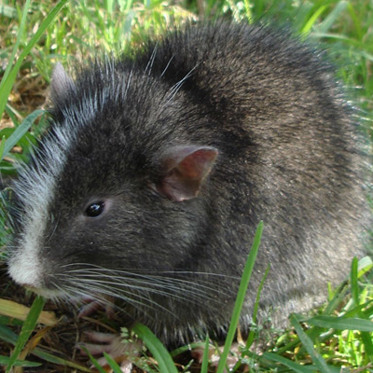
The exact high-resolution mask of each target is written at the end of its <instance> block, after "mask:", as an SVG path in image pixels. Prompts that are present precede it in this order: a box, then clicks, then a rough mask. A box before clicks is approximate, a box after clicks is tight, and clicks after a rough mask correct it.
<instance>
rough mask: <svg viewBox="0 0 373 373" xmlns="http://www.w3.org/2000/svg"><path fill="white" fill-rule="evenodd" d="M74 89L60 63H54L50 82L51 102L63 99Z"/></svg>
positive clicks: (71, 81)
mask: <svg viewBox="0 0 373 373" xmlns="http://www.w3.org/2000/svg"><path fill="white" fill-rule="evenodd" d="M74 89H75V84H74V82H73V80H72V79H71V78H70V76H69V75H68V74H67V73H66V71H65V69H64V68H63V66H62V64H61V63H60V62H57V63H56V66H55V67H54V69H53V73H52V81H51V95H52V100H53V101H57V100H61V99H64V98H65V97H66V96H67V95H68V93H69V92H70V91H72V90H74Z"/></svg>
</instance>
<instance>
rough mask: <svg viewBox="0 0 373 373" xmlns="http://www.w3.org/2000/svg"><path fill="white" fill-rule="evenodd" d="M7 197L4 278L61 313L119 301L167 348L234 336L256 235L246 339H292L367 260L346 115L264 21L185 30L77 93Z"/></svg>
mask: <svg viewBox="0 0 373 373" xmlns="http://www.w3.org/2000/svg"><path fill="white" fill-rule="evenodd" d="M51 96H52V102H53V104H52V107H51V109H50V113H51V126H50V129H49V131H48V133H47V134H46V135H45V136H44V137H43V138H42V139H41V141H40V144H39V147H38V149H37V150H36V151H35V152H34V155H33V156H32V157H31V159H30V162H29V164H28V165H26V166H24V167H23V169H22V170H21V171H20V173H19V177H18V180H16V181H15V183H14V185H13V189H14V196H15V197H14V204H13V208H12V212H11V216H12V220H13V225H14V227H13V228H14V239H13V241H12V243H11V245H10V250H9V251H10V255H9V273H10V275H11V277H12V278H13V279H14V280H15V281H16V282H17V283H19V284H22V285H25V286H28V287H31V288H32V289H34V290H35V291H36V292H38V293H40V294H42V295H45V296H47V297H50V298H55V299H70V298H75V297H80V296H87V295H88V296H91V297H92V298H94V299H96V300H98V301H100V300H101V301H102V302H105V301H106V298H107V297H114V298H119V299H120V302H119V303H120V304H121V309H122V310H123V311H124V314H125V315H126V317H128V318H129V319H130V320H133V321H140V322H142V323H144V324H146V325H147V326H149V327H150V328H151V329H152V330H153V331H154V332H155V333H156V334H157V335H158V336H159V337H160V338H162V339H163V340H165V341H167V342H170V341H177V340H180V339H188V338H190V337H191V336H193V335H194V333H196V332H198V331H205V330H220V329H222V328H224V327H225V326H226V325H227V323H228V322H229V319H230V315H231V312H232V308H233V304H234V300H235V296H236V291H237V289H238V284H239V280H240V276H241V274H242V269H243V266H244V263H245V260H246V258H247V254H248V251H249V248H250V244H251V241H252V238H253V235H254V232H255V228H256V226H257V224H258V223H259V221H260V220H263V221H264V234H263V237H262V245H261V248H260V250H259V254H258V258H257V262H256V265H255V267H254V272H253V275H252V279H251V283H250V286H249V289H248V294H247V301H246V304H245V308H244V312H243V314H242V324H243V325H245V324H246V325H248V324H249V323H250V315H251V310H252V307H253V302H254V299H255V295H256V290H257V288H258V285H259V283H260V281H261V279H262V276H263V274H264V272H265V269H266V268H267V266H268V265H270V266H271V269H270V272H269V275H268V278H267V279H266V282H265V286H264V290H263V291H262V294H261V303H260V312H259V317H260V318H261V319H264V318H266V317H267V315H271V317H272V322H273V324H274V325H275V326H283V325H284V324H285V323H286V317H287V315H288V314H289V313H290V312H292V311H298V312H299V311H304V310H308V309H310V308H311V307H313V306H315V305H317V304H319V303H320V302H321V301H322V300H323V299H325V293H326V290H327V288H326V286H327V283H328V282H331V283H332V284H336V283H338V282H339V281H340V280H342V279H344V278H345V277H346V276H347V274H348V269H349V265H350V261H351V259H352V258H353V257H354V256H359V255H361V254H362V253H363V250H362V247H363V245H362V243H361V241H360V238H359V236H360V234H361V231H362V228H363V226H364V219H365V216H366V215H367V210H366V207H364V206H365V202H364V190H363V189H364V188H363V182H362V176H361V175H362V173H363V164H364V162H365V160H364V156H363V155H361V151H360V150H359V145H358V140H357V135H356V133H357V132H356V126H355V124H354V123H353V120H352V119H351V118H352V117H353V113H352V112H353V109H352V108H351V107H350V106H349V104H348V103H347V101H346V100H345V99H344V97H343V93H342V90H341V88H340V87H339V86H338V84H336V83H335V78H334V74H333V68H332V67H331V66H330V64H329V63H328V62H326V61H325V56H324V55H323V53H322V52H320V51H319V50H317V49H315V48H314V47H313V46H310V45H308V44H307V43H304V42H301V41H299V40H298V39H296V38H294V37H292V36H291V35H290V34H289V32H287V31H285V30H283V29H280V30H279V29H276V28H271V27H270V26H264V25H260V24H256V25H247V24H234V23H225V22H217V23H214V24H197V25H189V26H186V27H185V28H183V29H180V30H173V31H170V32H169V33H168V34H167V35H166V36H165V37H164V38H163V39H161V40H150V41H146V42H144V44H143V45H142V46H141V47H138V48H137V49H133V50H132V52H131V53H129V54H127V55H126V56H121V57H119V58H114V57H107V58H104V59H103V60H99V59H95V60H94V61H92V62H90V63H86V64H85V65H84V66H83V67H80V68H77V70H76V72H75V78H72V77H70V75H69V74H67V73H66V71H65V70H64V68H63V67H62V65H60V64H58V65H57V66H56V68H55V70H54V73H53V77H52V83H51Z"/></svg>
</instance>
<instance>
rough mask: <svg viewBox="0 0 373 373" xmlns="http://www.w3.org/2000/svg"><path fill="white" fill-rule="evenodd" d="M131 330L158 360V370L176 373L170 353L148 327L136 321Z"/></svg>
mask: <svg viewBox="0 0 373 373" xmlns="http://www.w3.org/2000/svg"><path fill="white" fill-rule="evenodd" d="M132 330H133V331H134V332H135V333H136V334H137V335H138V337H139V338H140V339H141V340H142V341H143V342H144V344H145V346H146V347H147V348H148V349H149V351H150V352H151V353H152V355H153V357H154V358H155V360H156V361H157V362H158V366H159V371H160V372H162V373H163V372H169V373H177V369H176V367H175V364H174V361H173V360H172V358H171V355H170V354H169V352H168V351H167V350H166V348H165V347H164V346H163V344H162V343H161V341H160V340H159V339H158V338H157V337H156V336H155V335H154V334H153V332H152V331H151V330H150V329H149V328H148V327H146V326H145V325H142V324H139V323H137V324H135V326H134V327H133V328H132Z"/></svg>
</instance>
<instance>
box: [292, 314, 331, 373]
mask: <svg viewBox="0 0 373 373" xmlns="http://www.w3.org/2000/svg"><path fill="white" fill-rule="evenodd" d="M290 322H291V325H292V326H293V327H294V329H295V331H296V332H297V334H298V337H299V339H300V340H301V341H302V344H303V346H304V348H305V349H306V350H307V352H308V353H309V355H310V356H311V359H312V361H313V362H314V364H315V365H316V367H317V369H318V370H319V371H320V372H321V373H332V371H331V370H330V369H329V367H328V366H327V364H326V362H325V360H324V359H323V358H322V356H321V355H320V354H319V353H318V352H317V351H316V350H315V349H314V348H313V342H312V340H311V338H310V337H309V336H308V335H307V334H306V333H305V332H304V331H303V329H302V327H301V325H300V323H299V321H298V317H297V315H291V316H290Z"/></svg>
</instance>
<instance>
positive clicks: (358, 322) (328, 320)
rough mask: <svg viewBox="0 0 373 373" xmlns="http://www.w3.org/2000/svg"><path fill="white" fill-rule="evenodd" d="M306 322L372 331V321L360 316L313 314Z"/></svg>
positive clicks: (314, 324)
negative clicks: (346, 316)
mask: <svg viewBox="0 0 373 373" xmlns="http://www.w3.org/2000/svg"><path fill="white" fill-rule="evenodd" d="M307 324H310V325H313V326H319V327H321V328H326V329H330V328H333V329H337V330H360V331H362V332H373V322H371V321H370V320H364V319H360V318H345V317H333V316H315V317H312V318H311V319H309V320H307Z"/></svg>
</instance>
